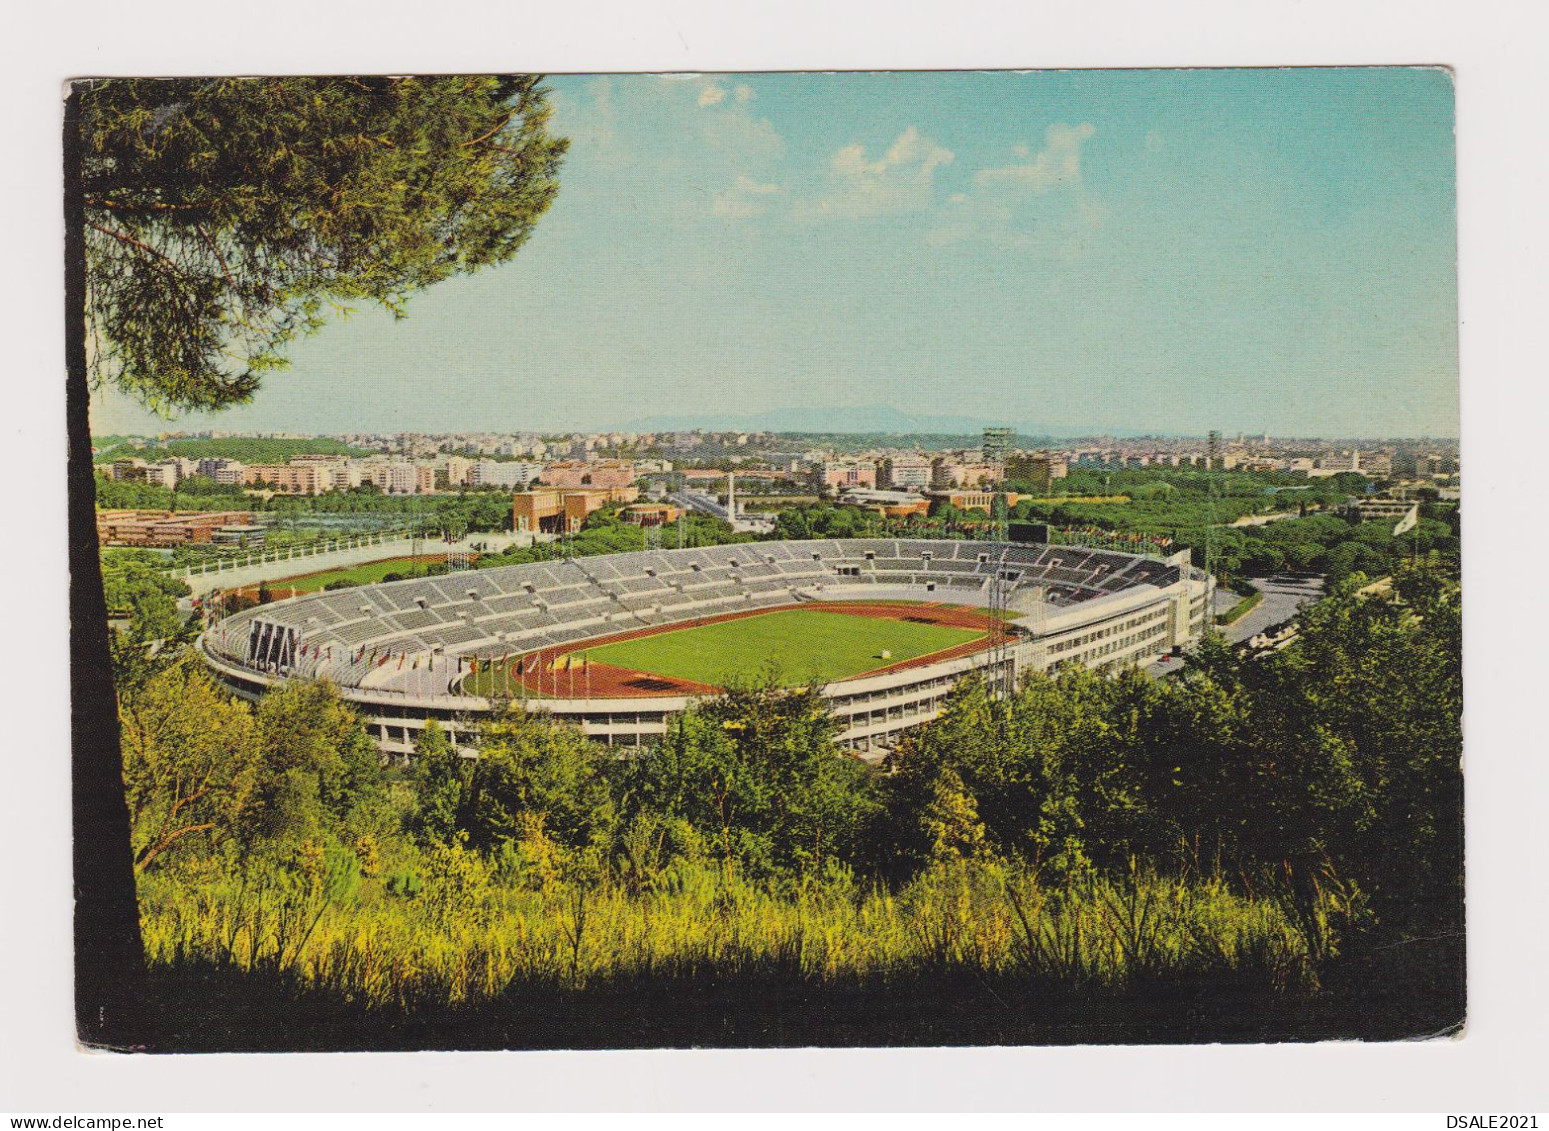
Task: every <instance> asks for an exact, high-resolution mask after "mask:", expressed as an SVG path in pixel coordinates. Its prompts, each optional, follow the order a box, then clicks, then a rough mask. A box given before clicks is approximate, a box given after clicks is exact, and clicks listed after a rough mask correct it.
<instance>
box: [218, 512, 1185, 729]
mask: <svg viewBox="0 0 1549 1131" xmlns="http://www.w3.org/2000/svg"><path fill="white" fill-rule="evenodd" d="M1209 588H1210V587H1209V583H1208V580H1207V577H1206V575H1205V574H1204V573H1203V572H1202V571H1200V570H1198V569H1195V568H1193V567H1191V566H1190V565H1189V564H1188V552H1187V551H1182V552H1180V553H1178V554H1175V555H1173V556H1171V557H1168V558H1166V559H1159V558H1155V557H1149V556H1143V555H1136V554H1125V553H1118V552H1115V551H1110V550H1096V549H1089V548H1085V547H1080V546H1064V545H1052V544H1047V543H1000V542H969V541H948V540H940V541H925V540H912V539H834V540H817V541H787V542H779V541H777V542H749V543H740V544H734V545H723V546H713V547H705V548H699V549H683V550H654V551H641V552H633V553H621V554H610V555H603V556H597V557H586V558H567V559H562V560H554V561H548V562H541V563H534V564H529V565H515V566H504V567H499V568H491V569H481V570H470V571H465V572H459V573H452V574H446V575H442V576H439V577H433V578H423V579H416V580H407V581H393V582H385V583H379V584H373V585H364V586H359V587H356V588H350V589H344V590H335V591H332V592H322V593H313V594H306V595H303V596H299V597H294V598H291V599H290V600H285V601H279V602H275V603H273V604H268V605H263V606H260V607H258V608H254V609H249V610H247V611H244V612H241V613H237V614H234V615H232V616H230V617H227V618H226V619H224V620H222V621H220V622H219V623H217V624H215V625H212V626H211V627H210V628H208V629H207V630H206V632H205V634H204V635H203V636H202V637H201V640H200V651H201V655H202V656H203V658H204V660H205V662H206V663H207V664H208V665H209V667H210V668H211V669H212V670H213V671H214V673H215V674H216V676H217V677H218V678H219V679H220V680H221V681H222V682H223V683H224V684H225V685H226V686H227V687H229V688H230V689H231V690H232V691H234V692H236V693H237V694H239V695H242V696H244V697H246V698H250V699H256V698H257V697H259V696H260V695H262V694H263V693H264V691H265V690H267V689H268V688H269V687H271V686H273V685H275V684H276V683H278V682H282V681H284V680H289V679H325V680H328V681H330V682H332V683H333V684H335V685H336V686H337V687H338V689H339V693H340V694H341V695H342V696H343V697H344V698H345V699H346V700H348V701H350V702H352V703H353V704H354V705H355V706H356V707H357V708H358V709H359V710H360V711H361V712H362V714H363V715H364V717H365V719H366V721H367V726H368V728H369V730H370V732H371V734H372V736H373V737H374V739H375V740H376V742H377V744H378V746H379V747H380V749H381V750H382V752H383V754H384V755H387V756H389V757H395V758H402V757H405V756H407V755H409V754H411V753H412V752H413V748H414V742H415V739H416V737H417V736H418V734H419V732H420V731H421V730H422V729H423V727H424V726H425V723H426V721H427V720H430V719H435V720H437V721H438V722H440V724H441V725H442V726H443V727H444V728H446V729H448V730H449V731H450V732H451V734H452V736H453V738H454V741H456V742H457V743H458V744H459V745H460V746H461V747H462V748H464V749H465V751H467V752H470V753H471V752H472V750H473V749H474V747H473V743H474V741H475V733H476V729H477V724H478V721H479V719H480V717H482V716H488V715H489V714H491V713H493V712H497V711H503V710H506V709H508V708H512V707H515V708H519V709H525V710H529V711H542V712H547V713H549V714H551V715H552V716H553V717H554V718H556V719H561V720H566V721H570V722H573V723H575V724H577V725H579V726H580V727H581V728H582V729H583V730H584V731H585V733H586V734H587V735H589V736H590V737H592V738H594V739H597V740H599V741H601V742H605V743H608V744H609V745H614V746H624V747H640V746H644V745H648V744H650V743H651V742H653V741H654V740H656V739H657V738H658V737H660V736H661V735H662V734H664V733H665V732H666V729H667V725H668V721H669V720H670V719H671V717H672V716H673V715H674V714H675V713H677V712H680V711H682V710H684V709H685V708H686V707H687V706H688V705H689V704H690V703H692V702H693V701H694V700H695V699H696V698H698V697H701V696H705V695H713V694H715V693H716V692H717V691H718V690H719V689H721V688H722V687H725V686H727V685H728V684H731V683H735V682H738V681H742V680H747V679H749V678H754V677H758V676H760V675H768V674H771V673H772V674H773V675H774V676H775V677H776V678H778V679H780V680H781V681H782V682H785V683H788V684H795V685H811V684H821V685H822V687H823V694H824V695H825V696H827V698H828V699H829V700H830V702H831V704H832V707H833V711H834V714H835V716H836V718H837V720H838V722H839V724H840V727H841V730H840V733H839V742H840V744H841V745H842V746H844V747H846V748H848V749H850V750H852V751H854V752H856V753H857V754H859V755H862V756H866V757H880V756H882V755H883V754H885V753H886V752H887V751H888V750H890V749H892V748H893V746H894V745H895V744H896V743H897V741H898V738H899V736H900V735H901V734H902V733H903V732H904V731H906V730H907V729H908V728H909V727H912V726H917V725H918V724H920V723H922V722H925V721H928V720H929V719H932V718H934V717H935V716H936V715H937V714H938V713H939V711H940V709H941V705H942V701H943V699H944V697H945V696H946V695H947V693H948V692H949V691H950V689H951V688H952V686H953V684H954V683H956V682H957V681H958V680H959V679H961V678H962V677H963V676H964V675H966V674H967V673H969V672H975V671H978V672H982V673H984V674H985V675H986V677H987V678H990V679H991V680H994V681H1002V684H1001V685H1003V686H1004V685H1009V683H1010V681H1012V680H1014V679H1016V678H1017V677H1018V676H1019V675H1020V674H1021V673H1023V672H1026V671H1042V670H1046V669H1048V668H1050V667H1053V666H1054V665H1056V664H1060V663H1065V662H1073V663H1079V664H1084V665H1086V666H1089V667H1104V668H1118V667H1123V666H1128V665H1132V664H1141V663H1145V662H1147V661H1150V660H1152V659H1154V658H1155V657H1158V656H1160V655H1162V654H1164V653H1169V652H1175V651H1177V650H1178V649H1180V648H1182V647H1184V646H1185V645H1187V644H1189V643H1191V642H1193V641H1195V640H1197V639H1198V638H1199V637H1200V636H1201V635H1202V633H1203V632H1204V628H1205V618H1206V608H1207V603H1208V597H1209Z"/></svg>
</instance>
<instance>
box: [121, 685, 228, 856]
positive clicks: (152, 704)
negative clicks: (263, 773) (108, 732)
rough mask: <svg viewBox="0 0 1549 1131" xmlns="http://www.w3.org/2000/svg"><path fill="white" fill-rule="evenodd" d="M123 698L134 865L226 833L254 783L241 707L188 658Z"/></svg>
mask: <svg viewBox="0 0 1549 1131" xmlns="http://www.w3.org/2000/svg"><path fill="white" fill-rule="evenodd" d="M121 698H122V707H121V709H120V722H121V725H122V726H123V732H124V782H125V791H126V797H127V799H128V803H129V815H130V821H131V829H132V844H133V846H134V866H135V870H136V871H141V870H143V869H145V868H147V867H150V866H151V865H152V864H155V863H158V862H159V861H160V860H161V859H163V858H164V857H165V856H166V855H167V854H169V853H172V852H174V851H178V850H183V849H186V848H188V847H189V846H190V845H201V846H206V847H207V846H209V845H212V844H216V843H219V842H220V841H221V840H222V839H224V838H226V837H229V836H231V835H232V834H233V833H234V832H235V831H236V829H237V825H238V823H239V821H240V820H241V819H242V818H243V817H244V816H245V815H246V813H247V811H248V809H249V807H250V805H251V804H252V801H253V794H254V788H255V786H256V785H257V776H258V747H257V742H256V736H255V734H254V728H253V720H252V713H251V711H249V709H248V707H247V705H246V704H244V703H241V702H238V701H234V700H232V699H231V698H230V697H228V696H227V695H225V694H224V693H223V692H222V691H221V690H220V689H219V688H217V687H216V686H215V684H214V683H213V682H212V681H211V680H210V678H209V677H208V676H206V675H205V674H204V673H203V671H201V670H200V669H199V668H198V667H197V665H196V662H195V661H193V660H191V659H185V660H183V661H181V662H180V663H178V664H176V665H173V666H171V667H168V668H166V669H164V670H162V671H160V672H158V673H157V674H155V675H154V676H152V677H151V678H150V679H149V680H147V681H146V683H145V684H144V685H143V686H142V687H139V688H136V689H134V690H133V691H132V692H128V693H123V694H122V695H121Z"/></svg>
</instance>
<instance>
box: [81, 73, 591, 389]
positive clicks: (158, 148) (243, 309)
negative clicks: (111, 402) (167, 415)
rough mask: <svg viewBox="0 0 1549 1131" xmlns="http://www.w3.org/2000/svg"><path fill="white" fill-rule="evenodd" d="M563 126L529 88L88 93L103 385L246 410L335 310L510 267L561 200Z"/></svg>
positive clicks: (203, 86) (85, 161)
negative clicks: (295, 345)
mask: <svg viewBox="0 0 1549 1131" xmlns="http://www.w3.org/2000/svg"><path fill="white" fill-rule="evenodd" d="M548 115H549V110H548V104H547V100H546V93H545V91H544V88H543V87H542V86H541V85H540V83H539V80H538V79H537V78H536V77H534V76H530V75H467V76H454V77H407V78H262V79H236V78H226V79H172V80H160V79H106V80H96V81H93V82H90V83H87V84H83V86H82V88H81V90H80V99H79V122H80V138H81V169H80V189H81V199H82V204H83V209H84V241H85V252H86V316H87V324H88V333H87V359H88V366H89V370H90V377H91V380H92V381H93V382H94V383H95V384H96V385H98V386H101V385H103V384H105V383H108V384H113V385H116V386H117V387H119V388H120V389H122V390H124V391H125V392H128V393H130V394H132V395H134V396H136V397H137V398H139V399H140V400H141V401H143V402H144V403H145V404H146V405H148V406H149V407H151V408H153V409H156V410H159V411H170V410H188V409H211V408H219V407H221V406H223V405H228V404H234V403H239V402H242V401H245V400H247V399H249V398H250V397H251V396H252V395H253V393H254V391H255V390H256V389H257V388H258V385H259V381H260V379H261V376H262V374H263V373H264V372H266V371H268V370H272V369H275V368H278V367H281V366H283V365H284V364H285V362H284V359H283V358H282V356H281V353H280V351H281V349H282V347H283V346H285V344H286V343H288V342H290V341H291V340H293V339H294V338H296V337H298V336H301V335H305V334H308V333H311V332H312V331H314V330H316V329H318V328H319V327H320V326H321V325H322V324H323V321H324V319H325V317H326V315H327V313H328V312H329V309H330V308H331V307H332V308H334V309H338V310H341V311H342V310H344V309H346V308H345V306H344V304H347V303H349V302H351V301H354V300H367V301H371V302H377V303H380V304H382V305H383V306H385V307H387V308H388V309H389V310H391V311H393V312H394V313H395V314H399V315H401V314H402V313H403V310H404V303H405V302H406V300H407V298H408V296H409V295H410V294H411V293H413V292H414V291H416V290H419V289H420V288H423V287H426V286H429V285H431V284H433V283H436V282H440V281H441V280H443V279H446V278H448V277H450V276H452V275H455V274H459V273H466V272H470V271H474V270H477V269H478V268H481V267H486V266H489V265H491V264H496V263H501V262H504V261H505V260H508V259H510V258H511V257H512V256H513V255H515V254H516V251H517V249H518V248H520V247H521V245H522V243H523V242H524V241H525V240H526V239H527V237H528V235H529V234H530V233H531V231H532V229H533V226H534V224H535V223H536V222H537V220H538V219H539V217H540V216H542V214H543V212H544V211H545V210H546V209H547V208H548V206H549V204H550V202H551V201H552V200H553V199H554V195H555V192H556V190H557V182H556V180H555V176H556V174H557V172H558V168H559V164H560V160H561V158H562V156H563V154H564V152H565V148H566V142H565V141H564V140H563V139H559V138H555V137H552V136H550V135H549V133H548V129H547V126H548Z"/></svg>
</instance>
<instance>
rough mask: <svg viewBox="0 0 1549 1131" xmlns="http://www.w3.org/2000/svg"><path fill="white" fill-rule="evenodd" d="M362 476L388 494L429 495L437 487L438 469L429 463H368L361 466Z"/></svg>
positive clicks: (390, 461)
mask: <svg viewBox="0 0 1549 1131" xmlns="http://www.w3.org/2000/svg"><path fill="white" fill-rule="evenodd" d="M361 478H362V481H363V482H366V483H371V484H373V485H375V486H376V488H377V489H378V490H379V491H381V492H383V493H384V494H387V495H429V494H432V493H433V492H434V491H435V489H436V469H435V468H434V467H432V466H431V465H430V464H428V463H409V462H408V461H406V460H389V461H384V462H381V463H367V464H364V465H363V466H362V468H361Z"/></svg>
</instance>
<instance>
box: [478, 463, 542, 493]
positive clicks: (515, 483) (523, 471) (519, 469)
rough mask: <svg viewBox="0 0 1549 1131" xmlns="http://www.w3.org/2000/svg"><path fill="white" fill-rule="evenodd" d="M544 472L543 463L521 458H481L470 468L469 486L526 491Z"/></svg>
mask: <svg viewBox="0 0 1549 1131" xmlns="http://www.w3.org/2000/svg"><path fill="white" fill-rule="evenodd" d="M542 473H543V466H542V465H541V464H536V463H525V462H523V461H520V460H518V461H516V462H514V463H502V462H500V461H498V460H488V459H486V460H479V461H478V462H477V463H475V464H474V465H473V466H472V467H471V468H469V470H468V486H470V487H503V488H505V489H507V490H511V491H525V490H527V488H528V487H529V486H530V485H531V484H532V481H533V480H534V479H536V478H538V476H539V475H541V474H542Z"/></svg>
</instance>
